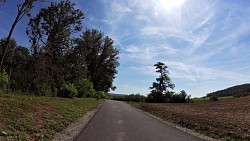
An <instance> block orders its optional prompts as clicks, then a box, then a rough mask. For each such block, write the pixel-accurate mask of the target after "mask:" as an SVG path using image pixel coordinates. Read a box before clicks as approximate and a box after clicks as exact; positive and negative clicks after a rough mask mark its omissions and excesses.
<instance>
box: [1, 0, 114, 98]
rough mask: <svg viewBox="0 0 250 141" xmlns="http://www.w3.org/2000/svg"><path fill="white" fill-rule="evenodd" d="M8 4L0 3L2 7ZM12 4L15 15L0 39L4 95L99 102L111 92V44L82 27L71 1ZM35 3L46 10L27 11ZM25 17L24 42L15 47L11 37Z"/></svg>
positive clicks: (100, 34)
mask: <svg viewBox="0 0 250 141" xmlns="http://www.w3.org/2000/svg"><path fill="white" fill-rule="evenodd" d="M8 2H9V1H8V0H4V1H0V4H1V6H2V7H4V6H5V4H6V3H8ZM16 3H17V11H18V13H17V15H16V17H14V19H15V20H14V21H13V25H12V26H11V29H10V30H9V34H8V36H7V37H5V38H2V39H0V83H1V84H0V85H1V88H2V90H3V91H4V92H6V93H8V92H24V93H32V94H34V95H38V96H53V97H55V96H57V97H67V98H73V97H95V98H105V97H107V95H106V93H107V92H108V91H109V90H110V89H115V86H113V80H114V78H115V75H116V74H117V70H116V68H117V67H118V66H119V62H118V54H119V51H118V50H117V49H116V48H115V47H114V46H113V40H112V39H111V38H109V37H108V36H104V33H103V32H101V31H99V30H98V29H84V30H83V29H82V26H83V25H82V23H83V20H84V18H85V16H84V13H83V11H81V10H79V9H77V8H76V6H75V4H74V3H72V2H71V1H70V0H61V1H44V0H21V1H17V2H16ZM39 3H40V4H41V5H43V4H44V5H46V6H45V7H43V8H41V9H36V10H38V12H33V11H32V10H33V8H34V6H35V4H36V5H37V4H39ZM42 3H43V4H42ZM14 7H15V5H14ZM15 8H16V7H15ZM34 13H36V14H34ZM25 16H26V17H27V18H28V19H29V22H28V25H27V27H26V33H27V36H28V39H29V42H30V44H29V45H27V46H20V45H18V44H17V42H16V40H15V38H13V37H12V34H13V30H14V29H15V27H16V25H17V24H19V21H20V20H22V18H23V17H25ZM24 26H25V25H24ZM73 35H74V37H73Z"/></svg>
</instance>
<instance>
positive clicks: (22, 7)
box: [0, 0, 44, 71]
mask: <svg viewBox="0 0 250 141" xmlns="http://www.w3.org/2000/svg"><path fill="white" fill-rule="evenodd" d="M5 1H6V0H1V1H0V2H2V3H3V2H5ZM36 1H44V0H24V1H22V2H20V3H18V4H17V15H16V18H15V20H14V22H13V23H12V25H11V28H10V31H9V34H8V36H7V38H6V41H5V44H4V45H3V46H2V54H1V56H0V70H1V71H2V67H3V61H4V57H5V54H6V51H7V49H8V44H9V43H10V39H11V36H12V33H13V31H14V29H15V27H16V25H17V23H18V22H19V21H20V20H21V19H22V18H23V17H24V16H25V15H28V16H29V15H30V13H29V12H30V10H31V9H32V8H33V6H34V3H35V2H36Z"/></svg>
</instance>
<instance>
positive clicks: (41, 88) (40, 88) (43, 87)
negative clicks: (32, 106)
mask: <svg viewBox="0 0 250 141" xmlns="http://www.w3.org/2000/svg"><path fill="white" fill-rule="evenodd" d="M36 89H37V92H36V93H37V95H38V96H51V95H52V90H51V86H50V85H48V84H40V85H37V86H36Z"/></svg>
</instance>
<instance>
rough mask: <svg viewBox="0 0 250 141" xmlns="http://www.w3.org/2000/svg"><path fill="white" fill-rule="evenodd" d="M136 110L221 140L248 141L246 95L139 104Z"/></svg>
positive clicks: (249, 121) (249, 108) (249, 107)
mask: <svg viewBox="0 0 250 141" xmlns="http://www.w3.org/2000/svg"><path fill="white" fill-rule="evenodd" d="M139 108H140V109H142V110H144V111H146V112H150V113H152V114H154V115H156V116H158V117H161V118H163V119H165V120H168V121H171V122H173V123H177V124H179V125H181V126H184V127H187V128H190V129H194V130H196V131H198V132H201V133H204V134H206V135H208V136H210V137H213V138H217V139H222V140H250V96H247V97H241V98H234V99H228V100H223V101H217V102H206V103H188V104H187V103H183V104H179V103H166V104H165V103H164V104H162V103H161V104H158V103H141V104H140V106H139Z"/></svg>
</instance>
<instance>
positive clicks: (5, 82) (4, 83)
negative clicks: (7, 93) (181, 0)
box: [0, 70, 9, 90]
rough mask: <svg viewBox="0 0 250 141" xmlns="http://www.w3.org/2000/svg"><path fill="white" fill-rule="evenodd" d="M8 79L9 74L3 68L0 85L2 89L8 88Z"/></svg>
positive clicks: (0, 74)
mask: <svg viewBox="0 0 250 141" xmlns="http://www.w3.org/2000/svg"><path fill="white" fill-rule="evenodd" d="M8 80H9V76H8V74H7V72H6V71H5V70H3V72H2V73H0V86H1V88H2V90H6V89H7V86H8Z"/></svg>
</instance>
